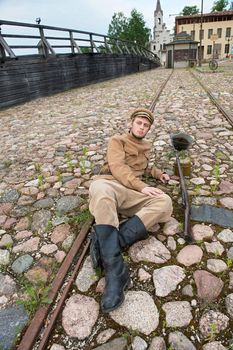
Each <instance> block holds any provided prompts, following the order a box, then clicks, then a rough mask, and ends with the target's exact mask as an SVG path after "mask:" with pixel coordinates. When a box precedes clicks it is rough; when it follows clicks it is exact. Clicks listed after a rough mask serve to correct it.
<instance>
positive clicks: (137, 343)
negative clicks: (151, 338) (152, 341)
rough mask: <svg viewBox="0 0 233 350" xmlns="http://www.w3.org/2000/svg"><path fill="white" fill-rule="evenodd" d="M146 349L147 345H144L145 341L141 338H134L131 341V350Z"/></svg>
mask: <svg viewBox="0 0 233 350" xmlns="http://www.w3.org/2000/svg"><path fill="white" fill-rule="evenodd" d="M147 347H148V345H147V343H146V342H145V340H144V339H142V338H141V337H139V336H136V337H135V338H134V339H133V342H132V350H146V349H147Z"/></svg>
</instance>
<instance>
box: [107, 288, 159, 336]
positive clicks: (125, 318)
mask: <svg viewBox="0 0 233 350" xmlns="http://www.w3.org/2000/svg"><path fill="white" fill-rule="evenodd" d="M142 305H143V308H142V307H141V306H142ZM110 317H111V318H112V319H113V320H114V321H115V322H116V323H118V324H119V325H121V326H125V327H128V328H132V329H133V330H137V331H139V332H141V333H143V334H145V335H149V334H150V333H151V332H153V331H154V330H155V329H156V328H157V327H158V324H159V313H158V309H157V307H156V305H155V304H154V301H153V299H152V298H151V296H150V295H149V294H148V293H146V292H143V291H128V292H127V293H126V294H125V300H124V303H123V304H122V305H121V306H120V307H119V308H118V309H116V310H114V311H112V312H110Z"/></svg>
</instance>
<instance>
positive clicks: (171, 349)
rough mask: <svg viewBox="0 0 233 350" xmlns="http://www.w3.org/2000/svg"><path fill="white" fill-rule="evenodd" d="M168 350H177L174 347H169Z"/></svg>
mask: <svg viewBox="0 0 233 350" xmlns="http://www.w3.org/2000/svg"><path fill="white" fill-rule="evenodd" d="M167 350H175V349H174V348H173V346H172V345H170V346H169V348H168V349H167Z"/></svg>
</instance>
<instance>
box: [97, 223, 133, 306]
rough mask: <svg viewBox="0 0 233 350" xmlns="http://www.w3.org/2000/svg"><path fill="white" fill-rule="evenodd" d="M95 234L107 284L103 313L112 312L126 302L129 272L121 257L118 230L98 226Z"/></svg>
mask: <svg viewBox="0 0 233 350" xmlns="http://www.w3.org/2000/svg"><path fill="white" fill-rule="evenodd" d="M95 232H96V237H97V240H98V245H99V251H100V257H101V261H102V264H103V267H104V270H105V282H106V285H105V289H104V293H103V295H102V298H101V308H102V311H103V312H110V311H113V310H115V309H116V308H118V307H119V306H120V305H121V304H122V303H123V301H124V289H125V288H127V286H128V285H129V281H130V278H129V270H128V268H127V266H126V265H125V264H124V261H123V258H122V256H121V251H120V245H119V235H118V230H117V229H116V228H115V227H114V226H111V225H96V226H95Z"/></svg>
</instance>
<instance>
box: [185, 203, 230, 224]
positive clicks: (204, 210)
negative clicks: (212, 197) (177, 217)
mask: <svg viewBox="0 0 233 350" xmlns="http://www.w3.org/2000/svg"><path fill="white" fill-rule="evenodd" d="M191 218H192V220H195V221H201V222H209V223H211V224H216V225H219V226H222V227H230V228H233V216H232V211H231V210H229V209H225V208H218V207H212V206H210V205H205V204H203V205H200V206H192V207H191Z"/></svg>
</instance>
